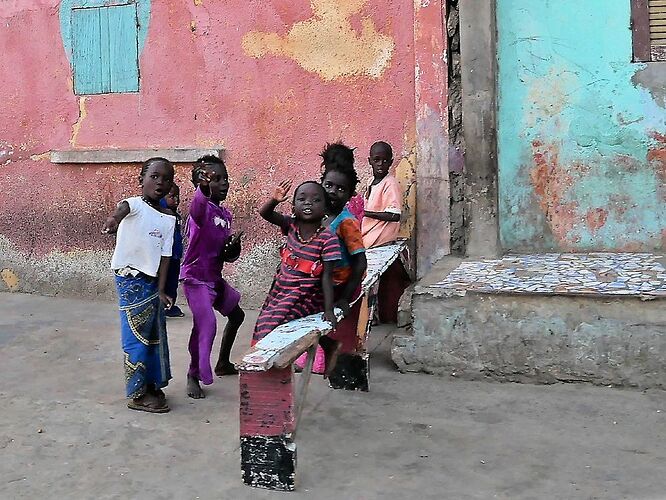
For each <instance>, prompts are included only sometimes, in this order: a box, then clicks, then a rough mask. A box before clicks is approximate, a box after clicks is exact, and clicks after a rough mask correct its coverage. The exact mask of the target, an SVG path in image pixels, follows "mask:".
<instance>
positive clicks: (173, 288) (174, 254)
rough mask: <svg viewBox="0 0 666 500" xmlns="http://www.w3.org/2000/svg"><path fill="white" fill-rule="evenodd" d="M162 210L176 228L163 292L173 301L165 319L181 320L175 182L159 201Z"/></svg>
mask: <svg viewBox="0 0 666 500" xmlns="http://www.w3.org/2000/svg"><path fill="white" fill-rule="evenodd" d="M160 205H161V206H162V207H163V208H168V209H169V210H171V211H172V212H173V213H174V215H175V216H176V228H175V229H174V232H173V248H172V249H171V260H170V261H169V271H168V272H167V280H166V285H165V289H164V291H165V292H166V294H167V295H168V296H169V297H171V298H172V299H173V305H172V306H171V307H170V308H168V309H166V310H165V312H164V313H165V315H166V317H167V318H182V317H183V316H185V313H183V311H182V310H181V309H180V307H178V306H177V305H176V299H177V298H178V277H179V276H180V260H181V259H182V258H183V233H182V231H181V221H182V218H181V217H180V214H179V213H178V205H180V188H179V187H178V184H176V183H175V182H174V183H173V186H172V187H171V191H169V194H167V195H166V196H165V197H164V198H162V200H161V201H160Z"/></svg>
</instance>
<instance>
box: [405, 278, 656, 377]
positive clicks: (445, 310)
mask: <svg viewBox="0 0 666 500" xmlns="http://www.w3.org/2000/svg"><path fill="white" fill-rule="evenodd" d="M412 311H413V317H414V335H413V336H411V337H409V336H403V337H396V338H395V340H394V345H393V349H392V351H393V360H394V361H395V362H396V363H397V364H398V366H399V367H400V369H401V370H403V371H426V372H429V373H438V374H452V373H455V374H456V376H458V377H464V378H469V379H479V378H486V377H493V378H497V379H500V380H504V381H530V382H537V383H553V382H557V381H585V382H593V383H595V384H613V385H620V386H635V387H639V388H650V387H652V388H665V387H666V371H665V370H664V366H666V315H665V314H664V300H661V299H656V300H651V301H641V300H640V299H639V298H635V297H619V296H618V297H616V298H610V297H570V296H536V295H510V294H503V295H492V294H480V293H471V292H467V294H466V295H465V296H462V297H461V296H455V295H448V294H447V293H446V292H445V291H444V290H437V289H435V288H425V287H417V289H416V291H415V293H414V295H413V310H412Z"/></svg>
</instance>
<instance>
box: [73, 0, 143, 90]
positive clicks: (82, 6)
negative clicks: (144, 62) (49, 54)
mask: <svg viewBox="0 0 666 500" xmlns="http://www.w3.org/2000/svg"><path fill="white" fill-rule="evenodd" d="M121 7H122V8H124V7H132V8H133V11H134V19H135V22H136V28H135V31H134V33H133V38H134V43H135V44H136V53H135V54H134V56H135V60H134V61H133V65H134V64H135V65H136V85H134V84H132V85H131V88H127V86H125V87H123V86H122V85H119V86H116V87H115V88H114V82H115V81H116V80H115V79H114V78H113V69H112V68H113V66H112V65H113V61H112V59H113V58H112V57H106V58H105V57H102V59H100V62H99V64H100V65H101V66H100V68H99V69H100V74H102V73H103V72H105V74H106V73H108V75H107V76H108V78H107V79H104V77H101V79H100V82H99V84H100V87H101V88H100V90H99V91H97V90H95V91H89V90H90V89H89V88H87V86H86V85H85V84H82V88H77V87H79V85H77V83H78V78H77V62H80V61H81V59H80V58H78V60H77V51H78V50H79V49H78V46H77V44H78V43H79V42H78V41H77V36H81V34H80V33H78V32H77V31H76V30H75V29H74V20H75V17H74V16H75V12H77V11H79V12H99V13H100V15H101V13H103V12H104V13H107V15H108V13H111V12H112V9H114V8H121ZM137 9H138V6H137V1H136V0H114V1H99V0H92V1H91V0H79V1H78V2H75V3H74V5H72V6H71V7H70V12H71V13H70V26H71V28H70V33H71V37H72V38H71V65H72V80H73V90H74V93H75V94H76V95H79V96H87V95H103V94H136V93H139V92H140V91H141V71H140V61H139V58H140V47H139V44H140V41H139V18H138V16H139V13H138V10H137ZM99 34H100V36H101V35H102V34H103V32H102V29H101V28H100V33H99ZM107 35H110V36H113V33H111V32H109V33H107ZM107 42H108V43H107V46H106V48H108V49H111V48H112V46H113V40H109V39H107ZM82 46H84V45H82ZM102 48H104V47H103V46H102V45H100V49H102ZM107 80H108V81H107ZM105 84H106V85H105ZM88 87H89V85H88Z"/></svg>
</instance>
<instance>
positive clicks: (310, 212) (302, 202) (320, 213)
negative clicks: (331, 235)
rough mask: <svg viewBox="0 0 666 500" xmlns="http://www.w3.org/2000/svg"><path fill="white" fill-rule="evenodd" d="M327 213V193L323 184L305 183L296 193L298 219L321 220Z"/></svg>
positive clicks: (295, 212) (295, 213) (295, 210)
mask: <svg viewBox="0 0 666 500" xmlns="http://www.w3.org/2000/svg"><path fill="white" fill-rule="evenodd" d="M325 214H326V195H325V194H324V193H323V191H322V189H321V186H318V185H317V184H314V183H308V184H304V185H302V186H301V187H299V188H298V189H297V190H296V193H295V194H294V216H295V217H296V220H302V221H307V222H310V221H317V220H319V221H321V219H322V218H323V217H324V215H325Z"/></svg>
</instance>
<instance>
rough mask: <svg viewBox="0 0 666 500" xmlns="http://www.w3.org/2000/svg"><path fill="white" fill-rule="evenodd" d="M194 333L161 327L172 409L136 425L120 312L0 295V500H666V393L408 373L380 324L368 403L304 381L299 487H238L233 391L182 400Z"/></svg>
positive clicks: (223, 388)
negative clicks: (128, 397)
mask: <svg viewBox="0 0 666 500" xmlns="http://www.w3.org/2000/svg"><path fill="white" fill-rule="evenodd" d="M188 313H189V312H188ZM255 317H256V313H250V314H248V318H247V320H246V325H245V327H244V328H243V331H242V332H241V338H239V340H238V342H237V349H236V350H237V352H241V351H242V350H244V348H245V347H246V346H247V345H248V342H249V336H250V331H251V328H252V326H253V320H254V318H255ZM190 321H191V318H190V316H189V314H188V316H187V317H186V318H182V319H176V320H170V321H169V335H170V344H171V350H172V369H173V373H174V377H175V378H174V380H173V381H172V383H171V384H170V385H169V387H168V388H167V395H168V396H169V401H170V404H171V407H172V411H171V413H169V414H166V415H151V414H144V413H139V412H133V411H130V410H128V409H127V408H126V407H125V400H124V398H123V372H122V355H121V351H120V345H119V344H120V342H119V332H118V326H117V324H118V320H117V311H116V309H115V304H110V303H95V302H86V301H80V300H68V299H58V298H46V297H38V296H30V295H19V294H2V293H0V375H1V377H2V381H3V382H2V387H1V388H0V405H1V406H0V457H1V459H0V498H2V499H12V498H67V499H79V498H81V499H88V498H90V499H93V498H94V499H106V498H144V499H196V498H201V499H213V498H216V499H220V498H221V499H245V498H248V499H250V498H251V499H255V498H256V499H264V498H287V497H289V498H294V499H296V498H313V499H329V498H331V499H332V498H335V499H340V498H342V499H380V498H381V499H394V498H395V499H402V498H406V497H409V496H411V497H412V498H415V499H416V498H419V499H430V498H432V499H443V498H446V499H491V498H499V499H591V498H600V499H619V498H627V499H636V500H639V499H666V474H664V471H666V439H665V438H666V393H664V392H662V391H649V392H646V393H642V392H639V391H632V390H620V389H615V388H606V387H592V386H589V385H554V386H530V385H518V384H498V383H491V382H487V383H484V382H465V381H458V380H455V379H451V378H438V377H433V376H428V375H416V374H400V373H398V372H397V371H396V370H395V368H394V366H393V364H392V363H391V361H390V358H389V353H388V347H389V344H390V334H391V330H390V328H387V327H383V328H378V329H377V330H376V331H375V332H374V334H373V339H372V340H373V355H372V358H371V362H372V366H371V370H372V373H371V377H372V380H371V392H369V393H354V392H345V391H333V390H331V389H329V388H328V386H327V385H326V384H325V383H324V381H323V380H321V378H319V377H313V382H312V387H311V389H310V393H309V399H308V403H307V405H306V408H305V412H304V417H303V420H302V423H301V426H300V428H299V435H298V438H297V446H298V458H299V463H298V481H299V482H298V490H297V491H296V492H295V493H278V492H270V491H265V490H257V489H253V488H249V487H246V486H244V485H243V484H242V482H241V480H240V466H239V451H238V383H237V379H236V378H235V377H225V378H223V379H217V380H216V381H215V383H214V384H213V385H212V386H210V387H209V388H208V391H207V394H208V397H207V398H206V399H205V400H201V401H193V400H191V399H189V398H187V397H186V395H185V368H186V365H187V351H186V344H187V337H188V332H189V328H190V324H191V323H190ZM665 369H666V367H665Z"/></svg>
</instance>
